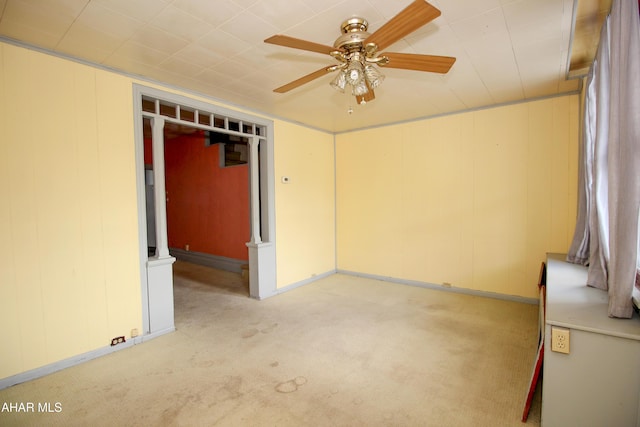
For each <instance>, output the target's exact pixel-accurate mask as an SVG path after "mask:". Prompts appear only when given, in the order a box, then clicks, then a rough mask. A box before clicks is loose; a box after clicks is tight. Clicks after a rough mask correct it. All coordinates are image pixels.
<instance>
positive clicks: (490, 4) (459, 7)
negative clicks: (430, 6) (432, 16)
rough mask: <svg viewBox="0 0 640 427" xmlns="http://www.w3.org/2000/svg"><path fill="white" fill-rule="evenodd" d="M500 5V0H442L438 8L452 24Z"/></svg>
mask: <svg viewBox="0 0 640 427" xmlns="http://www.w3.org/2000/svg"><path fill="white" fill-rule="evenodd" d="M530 1H537V0H530ZM500 6H501V4H500V1H499V0H470V1H445V0H441V1H439V2H438V9H440V11H441V12H442V18H444V19H445V20H446V21H447V22H448V23H450V24H451V23H454V22H458V21H462V20H466V19H469V18H473V17H476V16H478V15H482V14H484V13H486V12H489V11H491V10H493V9H496V8H500Z"/></svg>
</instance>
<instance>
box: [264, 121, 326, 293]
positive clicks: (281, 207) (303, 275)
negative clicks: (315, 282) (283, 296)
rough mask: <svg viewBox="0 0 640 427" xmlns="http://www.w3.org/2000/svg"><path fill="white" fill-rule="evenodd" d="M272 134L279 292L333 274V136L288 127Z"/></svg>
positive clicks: (279, 127)
mask: <svg viewBox="0 0 640 427" xmlns="http://www.w3.org/2000/svg"><path fill="white" fill-rule="evenodd" d="M274 134H275V135H274V139H275V145H274V157H275V165H274V166H275V190H276V191H275V196H276V199H275V203H276V236H277V240H276V245H277V246H276V250H277V257H276V258H277V259H276V263H277V286H278V287H279V288H280V287H283V286H287V285H291V284H295V283H298V282H301V281H303V280H306V279H309V278H311V277H313V276H315V275H317V274H323V273H327V272H330V271H334V270H335V175H334V146H333V135H330V134H327V133H323V132H318V131H315V130H312V129H308V128H304V127H301V126H297V125H294V124H291V123H287V122H282V121H278V122H276V123H275V130H274ZM283 176H286V177H288V178H289V179H290V181H289V183H288V184H284V183H282V177H283Z"/></svg>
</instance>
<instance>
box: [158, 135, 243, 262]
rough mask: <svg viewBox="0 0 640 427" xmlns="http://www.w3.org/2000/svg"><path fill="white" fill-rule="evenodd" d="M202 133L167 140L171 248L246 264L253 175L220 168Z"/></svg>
mask: <svg viewBox="0 0 640 427" xmlns="http://www.w3.org/2000/svg"><path fill="white" fill-rule="evenodd" d="M219 164H220V163H219V146H218V145H213V146H210V147H206V146H205V145H204V136H203V135H202V133H197V134H193V135H183V136H180V137H178V138H174V139H168V140H165V177H166V190H167V199H168V200H167V231H168V238H169V247H170V248H180V249H185V245H189V250H190V251H194V252H203V253H207V254H211V255H218V256H224V257H228V258H234V259H239V260H245V261H246V260H248V258H249V257H248V252H247V247H246V245H245V243H246V242H248V241H249V238H250V228H249V170H248V166H247V165H242V166H234V167H228V168H221V167H220V166H219Z"/></svg>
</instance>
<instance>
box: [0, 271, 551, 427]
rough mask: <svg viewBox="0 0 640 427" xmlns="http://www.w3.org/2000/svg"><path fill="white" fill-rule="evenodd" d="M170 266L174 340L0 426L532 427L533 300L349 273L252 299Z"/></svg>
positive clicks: (85, 369) (128, 357) (85, 374)
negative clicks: (53, 409) (528, 399)
mask: <svg viewBox="0 0 640 427" xmlns="http://www.w3.org/2000/svg"><path fill="white" fill-rule="evenodd" d="M175 271H176V278H175V307H176V327H177V331H176V332H175V333H172V334H168V335H165V336H162V337H159V338H157V339H154V340H151V341H148V342H146V343H144V344H141V345H137V346H134V347H132V348H128V349H124V350H122V351H119V352H116V353H114V354H111V355H108V356H104V357H101V358H99V359H95V360H92V361H89V362H86V363H84V364H82V365H78V366H75V367H73V368H69V369H66V370H63V371H60V372H57V373H54V374H51V375H48V376H46V377H43V378H40V379H38V380H35V381H30V382H28V383H24V384H20V385H17V386H14V387H10V388H8V389H5V390H1V391H0V405H1V404H3V403H4V402H59V403H60V405H61V409H62V411H61V412H59V413H28V414H24V413H20V414H15V413H10V414H7V413H0V425H3V426H6V425H39V426H47V425H61V426H63V425H64V426H73V425H77V426H89V425H91V426H173V425H176V426H178V425H180V426H213V425H217V426H465V427H466V426H488V427H496V426H522V425H523V423H522V422H521V421H520V419H521V416H522V409H523V403H524V398H525V395H526V391H527V386H528V381H529V376H530V373H531V367H532V363H533V358H534V355H535V351H536V344H537V336H536V333H537V329H536V328H537V326H536V322H537V316H538V308H537V306H535V305H528V304H521V303H515V302H508V301H501V300H494V299H488V298H481V297H474V296H468V295H459V294H454V293H449V292H442V291H435V290H427V289H422V288H417V287H411V286H405V285H400V284H393V283H388V282H382V281H376V280H370V279H364V278H358V277H352V276H345V275H333V276H331V277H328V278H324V279H321V280H318V281H316V282H315V283H313V284H310V285H307V286H304V287H300V288H298V289H295V290H292V291H290V292H287V293H285V294H282V295H279V296H276V297H273V298H270V299H267V300H265V301H256V300H253V299H250V298H247V296H246V295H247V291H246V287H245V285H244V284H243V282H242V280H241V278H240V276H239V275H237V274H233V273H228V272H221V271H216V270H212V269H209V268H206V267H202V266H196V265H192V264H187V263H183V262H177V263H176V264H175ZM526 425H533V426H538V425H540V392H539V391H538V392H537V393H536V399H535V400H534V405H533V407H532V410H531V413H530V415H529V420H528V422H527V424H526Z"/></svg>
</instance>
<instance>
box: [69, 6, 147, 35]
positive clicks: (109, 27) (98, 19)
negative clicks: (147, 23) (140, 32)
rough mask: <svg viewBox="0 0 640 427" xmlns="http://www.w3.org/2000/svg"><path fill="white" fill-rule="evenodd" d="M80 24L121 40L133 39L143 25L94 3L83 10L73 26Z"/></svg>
mask: <svg viewBox="0 0 640 427" xmlns="http://www.w3.org/2000/svg"><path fill="white" fill-rule="evenodd" d="M78 23H80V24H83V25H85V26H87V27H91V28H93V29H94V30H95V31H100V32H101V33H104V34H109V35H110V36H112V37H113V38H115V39H121V40H126V39H128V38H129V37H131V36H132V35H133V33H135V32H136V30H137V29H138V28H140V26H141V25H142V24H143V22H142V21H139V20H137V19H134V18H130V17H128V16H126V15H123V14H121V13H118V12H114V11H112V10H110V9H107V8H105V7H104V6H101V5H99V4H98V3H93V2H91V3H89V4H88V5H87V7H85V8H84V9H83V10H82V13H80V15H78V18H77V19H76V22H75V23H74V24H73V25H76V24H78ZM73 25H72V28H73Z"/></svg>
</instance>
